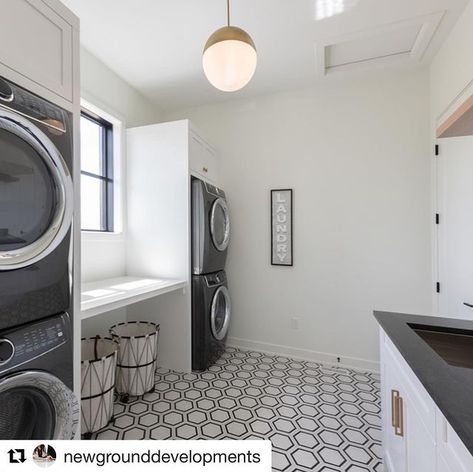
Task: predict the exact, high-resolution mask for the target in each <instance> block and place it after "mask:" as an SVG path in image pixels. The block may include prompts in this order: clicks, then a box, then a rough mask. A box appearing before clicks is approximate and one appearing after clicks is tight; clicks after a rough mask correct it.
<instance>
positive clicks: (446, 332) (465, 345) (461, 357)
mask: <svg viewBox="0 0 473 472" xmlns="http://www.w3.org/2000/svg"><path fill="white" fill-rule="evenodd" d="M409 326H410V328H411V329H413V330H414V331H415V332H416V333H417V334H418V335H419V336H420V337H421V339H423V340H424V341H425V342H426V343H427V344H428V345H429V346H430V347H431V348H432V349H433V350H434V351H435V352H436V353H437V354H438V355H439V356H440V357H441V358H442V359H443V360H444V361H445V362H447V363H448V364H450V365H452V366H454V367H466V368H468V369H473V331H463V330H455V329H448V328H439V327H435V326H424V325H416V324H409Z"/></svg>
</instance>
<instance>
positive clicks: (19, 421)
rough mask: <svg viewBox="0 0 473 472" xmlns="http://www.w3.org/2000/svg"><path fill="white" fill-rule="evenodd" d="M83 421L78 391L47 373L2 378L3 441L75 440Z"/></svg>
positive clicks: (0, 414)
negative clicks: (76, 393) (76, 394)
mask: <svg viewBox="0 0 473 472" xmlns="http://www.w3.org/2000/svg"><path fill="white" fill-rule="evenodd" d="M78 420H79V405H78V402H77V400H76V398H75V396H74V394H73V393H72V392H71V391H70V390H69V389H68V388H67V387H66V386H65V385H64V384H63V383H62V382H61V381H60V380H59V379H58V378H56V377H54V376H53V375H50V374H48V373H46V372H41V371H27V372H22V373H18V374H12V375H10V376H7V377H4V378H2V379H0V440H8V439H19V440H23V439H72V438H73V437H74V434H75V431H76V428H77V424H78Z"/></svg>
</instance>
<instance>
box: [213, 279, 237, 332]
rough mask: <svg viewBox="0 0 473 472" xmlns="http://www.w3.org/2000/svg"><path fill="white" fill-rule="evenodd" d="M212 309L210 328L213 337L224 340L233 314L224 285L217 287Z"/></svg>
mask: <svg viewBox="0 0 473 472" xmlns="http://www.w3.org/2000/svg"><path fill="white" fill-rule="evenodd" d="M210 310H211V311H210V328H211V329H212V334H213V337H214V338H215V339H216V340H217V341H222V340H223V339H224V338H225V336H226V335H227V333H228V328H229V325H230V318H231V316H232V305H231V301H230V294H229V293H228V289H227V287H225V286H223V285H222V286H221V287H219V288H218V289H217V291H216V292H215V294H214V297H213V300H212V307H211V309H210Z"/></svg>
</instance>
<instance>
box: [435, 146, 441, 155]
mask: <svg viewBox="0 0 473 472" xmlns="http://www.w3.org/2000/svg"><path fill="white" fill-rule="evenodd" d="M439 154H440V147H439V145H438V144H436V145H435V155H436V156H438V155H439Z"/></svg>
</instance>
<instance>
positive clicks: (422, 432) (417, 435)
mask: <svg viewBox="0 0 473 472" xmlns="http://www.w3.org/2000/svg"><path fill="white" fill-rule="evenodd" d="M381 345H382V346H381V359H382V360H381V362H382V379H381V383H382V408H383V443H384V458H385V466H386V469H387V471H388V472H433V471H435V439H434V438H435V421H433V418H432V416H431V415H432V414H433V413H434V412H435V407H434V404H433V402H432V400H431V399H430V398H429V397H428V395H427V392H425V390H424V389H423V387H422V386H421V385H420V383H419V381H418V380H417V379H416V378H415V376H414V374H413V373H412V372H411V371H410V369H409V368H408V367H407V364H406V363H405V361H404V360H403V359H402V357H401V355H400V354H399V352H398V351H397V350H396V348H395V347H394V345H393V344H392V343H391V341H390V340H389V338H388V337H387V336H386V335H385V334H384V333H382V334H381ZM419 451H423V452H422V453H421V454H420V453H419Z"/></svg>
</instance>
